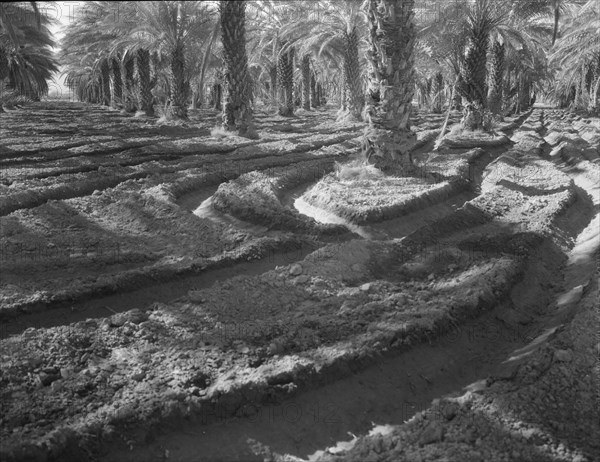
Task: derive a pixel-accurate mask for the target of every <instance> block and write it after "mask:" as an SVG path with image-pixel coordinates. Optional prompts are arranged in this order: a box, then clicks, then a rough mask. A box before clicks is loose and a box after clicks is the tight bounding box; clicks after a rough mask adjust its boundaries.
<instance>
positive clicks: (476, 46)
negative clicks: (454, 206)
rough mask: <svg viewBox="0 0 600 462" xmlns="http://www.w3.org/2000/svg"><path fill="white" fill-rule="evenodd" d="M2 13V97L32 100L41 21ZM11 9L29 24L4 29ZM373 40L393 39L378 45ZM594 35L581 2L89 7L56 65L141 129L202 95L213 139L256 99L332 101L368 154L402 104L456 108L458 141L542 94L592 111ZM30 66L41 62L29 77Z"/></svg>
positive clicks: (44, 36)
mask: <svg viewBox="0 0 600 462" xmlns="http://www.w3.org/2000/svg"><path fill="white" fill-rule="evenodd" d="M2 5H3V6H2V10H1V12H2V15H1V16H0V19H1V22H0V26H1V30H0V38H1V41H0V44H1V46H0V58H1V59H0V73H1V76H2V84H3V86H8V87H10V88H11V89H13V91H17V92H19V91H26V90H28V89H29V90H31V89H32V88H34V89H35V91H37V93H38V94H43V93H44V85H43V84H44V83H45V82H46V81H47V77H48V75H47V73H46V74H44V72H43V70H46V71H47V72H52V70H54V69H55V62H54V61H53V58H52V56H51V54H50V53H49V52H48V51H49V49H48V47H49V46H51V45H52V42H51V38H50V35H49V33H48V32H47V21H48V20H47V19H45V18H43V16H42V15H40V14H39V12H38V11H37V7H36V2H30V3H29V4H26V3H19V4H2ZM4 5H9V6H4ZM11 8H12V9H13V10H14V11H17V9H20V10H18V11H19V12H20V13H25V12H27V13H31V14H21V15H20V16H21V19H20V20H19V21H20V22H15V21H9V20H8V16H9V15H8V12H9V11H11ZM390 11H395V12H396V13H394V15H392V16H390V14H391V13H390ZM398 21H400V22H398ZM402 21H404V22H402ZM14 24H16V26H15V25H14ZM386 27H389V28H390V31H391V30H397V31H399V32H397V33H396V32H394V33H392V32H389V34H388V35H389V37H388V38H387V39H386V40H388V42H389V43H388V42H386V41H385V40H384V37H385V36H386V32H385V31H386V29H385V28H386ZM597 30H598V6H597V4H596V2H595V1H593V0H590V1H587V0H525V1H523V0H455V1H453V2H434V1H431V0H415V1H409V0H310V1H307V0H293V1H287V0H247V1H233V2H226V1H225V2H222V1H220V2H200V1H197V2H183V1H153V2H124V3H117V2H102V1H100V2H88V5H87V6H86V8H85V9H82V10H81V11H80V12H79V13H78V14H76V16H75V20H74V22H73V23H71V24H70V25H69V29H68V30H67V33H66V36H65V38H64V39H63V41H62V43H61V48H62V51H61V55H60V58H61V62H62V63H63V64H65V65H66V69H67V83H68V84H69V86H70V87H71V88H72V89H73V90H74V91H75V93H76V95H77V96H78V97H79V98H80V99H81V100H83V101H88V102H93V103H102V104H105V105H112V106H113V107H116V108H121V109H122V110H124V111H128V112H134V111H142V112H144V113H145V114H147V115H149V116H151V115H153V114H154V112H155V107H156V103H157V102H164V103H165V107H164V108H163V112H164V113H166V114H168V115H169V116H171V117H173V118H181V119H185V118H187V111H188V106H189V104H190V102H191V104H192V107H195V106H197V105H198V104H201V103H203V102H204V101H205V100H206V94H207V93H209V92H207V89H208V88H210V89H211V90H212V91H210V93H211V96H212V99H213V102H216V103H220V102H221V96H222V100H223V104H222V109H223V117H224V119H223V125H224V127H225V128H226V129H233V130H237V131H239V132H240V133H246V132H251V131H252V123H251V119H252V108H253V107H254V106H255V105H256V104H257V103H258V101H257V100H258V99H261V100H263V101H267V102H268V103H270V104H276V105H277V106H278V109H279V113H280V114H282V115H292V114H293V113H294V112H295V110H296V106H297V104H301V105H302V107H303V108H304V109H305V110H310V109H311V108H313V107H315V106H318V105H320V104H322V102H323V100H324V99H326V100H328V101H334V102H336V103H337V104H339V106H340V108H341V113H340V115H343V116H344V117H349V118H352V119H365V120H366V121H367V122H369V124H370V127H371V128H372V130H371V131H370V132H369V136H368V137H367V138H368V139H369V143H370V144H369V143H367V144H369V146H371V147H367V148H366V150H367V151H368V152H372V153H377V152H378V151H377V149H376V148H374V147H373V146H378V145H379V144H381V143H379V141H378V140H385V141H386V143H388V145H392V144H394V145H399V144H410V140H409V139H403V138H402V136H400V138H398V136H397V135H393V136H392V135H390V130H391V128H390V127H391V126H392V125H394V124H392V125H390V124H391V122H389V120H388V119H390V120H391V119H393V120H394V121H400V122H401V124H400V125H402V126H403V127H404V128H407V127H408V119H409V114H410V106H411V104H410V102H411V101H412V100H413V97H414V96H415V95H416V97H417V99H418V101H419V102H420V103H421V104H425V105H427V106H429V108H430V109H431V110H433V111H437V112H440V111H441V110H442V109H443V108H444V107H456V108H458V107H460V106H464V109H465V110H464V113H465V117H464V119H463V123H464V125H465V126H466V127H468V128H480V127H481V126H482V125H483V124H484V120H485V117H486V113H489V112H490V111H491V112H492V113H494V114H497V115H502V114H504V113H507V112H510V111H520V110H523V109H526V108H527V107H528V106H529V105H530V104H531V102H532V99H533V98H532V96H533V95H535V94H540V93H542V92H543V93H546V94H549V95H550V96H552V97H554V98H555V99H556V100H557V101H559V102H560V103H562V104H573V105H576V106H579V107H581V106H583V105H587V106H588V108H591V109H593V108H594V107H596V108H597V107H598V93H599V91H598V86H599V82H600V67H599V64H600V43H599V39H598V36H599V34H597ZM394 34H396V35H394ZM219 38H220V40H219ZM382 40H383V41H382ZM582 43H584V44H585V48H581V47H580V45H581V44H582ZM34 49H35V51H36V52H37V54H36V53H34V52H33V50H34ZM7 50H8V51H9V53H8V54H9V56H11V61H10V62H11V63H14V64H13V65H11V66H7V65H5V64H4V63H5V62H6V60H5V59H4V58H3V56H4V55H6V54H7ZM35 56H41V57H45V58H46V59H47V60H48V62H46V65H45V66H38V67H37V68H36V67H32V66H31V63H32V62H36V61H35V59H34V57H35ZM390 56H396V58H395V59H396V60H394V59H391V58H390ZM24 57H27V58H26V59H27V60H28V61H27V65H25V64H24V62H25V58H24ZM390 59H391V60H390ZM386 60H387V61H386ZM557 65H558V66H560V67H559V68H558V69H554V68H553V66H557ZM390 66H391V67H390ZM5 69H13V71H12V74H6V72H5ZM27 69H28V70H27ZM32 69H34V70H32ZM553 71H554V72H553ZM19 72H21V74H20V73H19ZM27 72H28V73H27ZM28 76H29V77H28ZM33 76H35V78H32V77H33ZM554 76H557V77H558V81H557V82H555V81H554V80H553V79H552V77H554ZM554 83H556V85H553V86H549V84H554ZM27 86H29V88H27ZM409 87H410V88H409ZM46 88H47V85H46ZM391 89H394V90H393V91H392V90H391ZM46 91H47V90H46ZM218 105H219V106H220V104H218ZM390 114H393V116H391V115H390ZM386 120H388V122H385V121H386ZM376 126H378V127H380V129H381V130H379V129H378V130H375V129H374V128H373V127H376ZM382 127H388V128H385V129H384V128H382ZM396 131H398V127H397V126H396ZM400 131H402V130H400ZM405 135H406V136H407V137H410V133H408V131H405ZM390 136H391V138H389V137H390ZM388 138H389V139H388ZM376 157H386V155H381V152H379V154H376ZM388 157H389V156H388Z"/></svg>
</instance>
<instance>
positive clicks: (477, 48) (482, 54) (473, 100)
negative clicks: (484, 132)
mask: <svg viewBox="0 0 600 462" xmlns="http://www.w3.org/2000/svg"><path fill="white" fill-rule="evenodd" d="M479 13H481V12H479ZM490 27H491V23H490V20H489V17H487V16H486V14H485V13H481V14H476V15H475V17H474V19H473V20H472V23H471V25H470V32H469V39H468V42H467V49H466V53H465V58H464V59H463V60H462V61H461V63H460V74H461V86H460V87H459V91H460V92H461V94H462V96H463V97H464V98H465V99H466V100H467V105H466V107H465V109H464V111H463V113H464V116H463V119H462V121H461V124H462V126H463V128H466V129H468V130H475V129H480V128H483V120H484V111H485V108H486V106H487V88H486V87H487V85H486V80H487V50H488V46H489V33H490Z"/></svg>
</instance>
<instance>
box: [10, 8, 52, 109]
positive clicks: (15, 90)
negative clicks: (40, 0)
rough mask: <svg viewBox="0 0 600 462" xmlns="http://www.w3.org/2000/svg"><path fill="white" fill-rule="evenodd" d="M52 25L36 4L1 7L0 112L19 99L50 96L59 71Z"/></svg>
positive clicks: (35, 98) (36, 98)
mask: <svg viewBox="0 0 600 462" xmlns="http://www.w3.org/2000/svg"><path fill="white" fill-rule="evenodd" d="M50 22H51V21H50V19H49V18H48V17H46V16H45V15H43V14H41V13H40V12H39V10H38V7H37V2H10V3H2V4H0V112H3V109H2V104H8V103H9V101H10V100H12V99H14V98H16V97H18V96H24V97H26V98H28V99H33V100H38V99H39V97H40V96H41V95H43V94H46V93H47V92H48V80H49V79H51V77H52V73H53V72H56V71H57V67H58V63H57V62H56V60H55V59H54V57H53V55H52V51H51V47H52V46H53V45H54V41H53V39H52V34H51V33H50V31H49V29H48V25H49V24H50Z"/></svg>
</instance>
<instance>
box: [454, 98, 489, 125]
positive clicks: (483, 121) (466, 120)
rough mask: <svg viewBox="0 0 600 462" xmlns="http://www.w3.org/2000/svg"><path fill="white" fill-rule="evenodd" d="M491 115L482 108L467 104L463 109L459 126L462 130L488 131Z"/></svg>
mask: <svg viewBox="0 0 600 462" xmlns="http://www.w3.org/2000/svg"><path fill="white" fill-rule="evenodd" d="M491 119H492V114H491V113H490V112H489V111H488V110H486V109H485V108H484V107H483V106H481V105H479V104H476V103H468V104H467V105H466V106H465V108H464V109H463V118H462V119H461V121H460V125H461V127H462V128H463V129H464V130H485V131H488V130H490V129H491V128H492V127H491Z"/></svg>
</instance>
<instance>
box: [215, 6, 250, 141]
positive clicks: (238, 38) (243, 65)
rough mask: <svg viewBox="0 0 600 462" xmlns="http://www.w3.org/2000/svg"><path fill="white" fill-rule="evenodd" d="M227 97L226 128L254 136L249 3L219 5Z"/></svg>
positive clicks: (224, 109)
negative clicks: (247, 35) (247, 19)
mask: <svg viewBox="0 0 600 462" xmlns="http://www.w3.org/2000/svg"><path fill="white" fill-rule="evenodd" d="M219 12H220V15H221V34H222V37H221V38H222V42H223V61H224V64H225V69H226V70H225V86H226V95H227V98H226V100H225V104H224V107H223V128H224V129H225V130H229V131H236V132H237V133H238V134H239V135H241V136H246V135H251V136H255V132H254V127H253V123H252V108H251V105H250V100H251V96H252V86H251V79H250V74H249V72H248V57H247V55H246V37H245V35H246V2H244V1H237V2H229V1H225V0H222V1H221V2H220V3H219Z"/></svg>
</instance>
